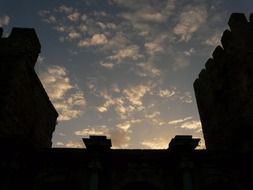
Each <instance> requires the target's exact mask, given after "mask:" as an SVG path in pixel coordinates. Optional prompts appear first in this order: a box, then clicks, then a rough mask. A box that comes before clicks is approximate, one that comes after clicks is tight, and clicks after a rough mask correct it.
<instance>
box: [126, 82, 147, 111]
mask: <svg viewBox="0 0 253 190" xmlns="http://www.w3.org/2000/svg"><path fill="white" fill-rule="evenodd" d="M150 90H151V88H150V86H149V85H136V86H132V87H130V88H127V89H125V90H124V91H123V93H124V94H125V95H126V98H127V99H128V100H129V101H130V102H131V103H132V104H133V105H137V106H141V105H142V101H141V99H142V97H143V96H144V95H145V94H146V93H147V92H149V91H150Z"/></svg>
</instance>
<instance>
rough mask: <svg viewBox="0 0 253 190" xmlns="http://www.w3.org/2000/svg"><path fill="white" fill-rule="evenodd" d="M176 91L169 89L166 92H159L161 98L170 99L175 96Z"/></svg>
mask: <svg viewBox="0 0 253 190" xmlns="http://www.w3.org/2000/svg"><path fill="white" fill-rule="evenodd" d="M175 93H176V92H175V91H174V90H169V89H165V90H160V91H159V96H160V97H166V98H169V97H171V96H173V95H175Z"/></svg>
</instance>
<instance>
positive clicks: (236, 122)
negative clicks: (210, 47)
mask: <svg viewBox="0 0 253 190" xmlns="http://www.w3.org/2000/svg"><path fill="white" fill-rule="evenodd" d="M228 23H229V26H230V29H231V31H230V30H225V32H224V33H223V36H222V38H221V43H222V46H223V47H221V46H218V47H216V48H215V50H214V52H213V54H212V57H213V58H209V59H208V61H207V63H206V65H205V68H206V69H205V70H202V71H201V72H200V74H199V79H197V80H196V81H195V83H194V90H195V95H196V99H197V105H198V108H199V113H200V119H201V123H202V127H203V133H204V138H205V141H206V147H207V148H208V149H210V150H237V151H239V150H240V151H244V149H245V147H247V148H249V146H245V143H246V142H249V141H251V140H250V139H248V140H246V141H245V139H244V140H241V141H238V140H237V139H238V138H239V139H241V138H243V135H240V136H238V133H239V131H241V130H242V128H243V129H244V130H246V129H247V130H249V128H250V127H252V125H253V119H250V118H252V117H251V116H252V112H253V111H252V110H253V98H252V95H253V92H252V90H251V89H252V86H253V79H252V73H253V64H252V60H253V59H252V49H253V41H252V40H253V37H252V36H253V35H252V34H253V28H252V25H251V23H250V22H248V21H247V19H246V17H245V15H244V14H240V13H234V14H232V15H231V17H230V19H229V22H228ZM250 115H251V116H250ZM242 147H244V148H242ZM251 149H252V148H251ZM252 150H253V149H252Z"/></svg>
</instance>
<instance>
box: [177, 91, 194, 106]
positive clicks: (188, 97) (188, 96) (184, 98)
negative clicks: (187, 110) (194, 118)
mask: <svg viewBox="0 0 253 190" xmlns="http://www.w3.org/2000/svg"><path fill="white" fill-rule="evenodd" d="M179 99H180V100H181V101H182V102H183V103H188V104H191V103H192V95H191V93H190V92H185V93H184V94H183V95H182V96H180V97H179Z"/></svg>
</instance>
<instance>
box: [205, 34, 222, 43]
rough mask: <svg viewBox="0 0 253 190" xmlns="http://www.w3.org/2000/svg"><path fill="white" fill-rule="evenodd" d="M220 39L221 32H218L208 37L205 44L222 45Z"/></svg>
mask: <svg viewBox="0 0 253 190" xmlns="http://www.w3.org/2000/svg"><path fill="white" fill-rule="evenodd" d="M220 39H221V34H220V33H218V32H216V33H215V34H213V35H211V36H210V37H209V38H207V39H206V41H204V43H203V44H206V45H208V46H213V47H216V46H218V45H220Z"/></svg>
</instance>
